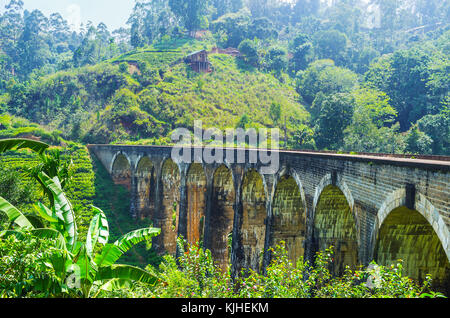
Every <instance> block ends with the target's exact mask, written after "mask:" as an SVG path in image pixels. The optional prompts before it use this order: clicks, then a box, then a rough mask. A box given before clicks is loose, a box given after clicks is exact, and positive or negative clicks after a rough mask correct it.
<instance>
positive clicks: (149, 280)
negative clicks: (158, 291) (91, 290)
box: [95, 265, 157, 284]
mask: <svg viewBox="0 0 450 318" xmlns="http://www.w3.org/2000/svg"><path fill="white" fill-rule="evenodd" d="M110 279H121V280H133V281H137V282H142V283H146V284H154V283H155V282H156V280H157V278H156V277H155V276H154V275H152V274H151V273H149V272H147V271H146V270H143V269H141V268H139V267H135V266H130V265H111V266H108V267H100V268H99V269H98V272H97V274H96V276H95V281H105V280H110Z"/></svg>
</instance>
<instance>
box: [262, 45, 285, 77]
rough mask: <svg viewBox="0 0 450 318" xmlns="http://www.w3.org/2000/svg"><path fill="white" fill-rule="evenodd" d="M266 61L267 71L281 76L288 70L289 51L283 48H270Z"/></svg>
mask: <svg viewBox="0 0 450 318" xmlns="http://www.w3.org/2000/svg"><path fill="white" fill-rule="evenodd" d="M266 60H267V62H266V63H267V69H268V70H269V71H274V72H275V73H276V74H280V73H281V72H283V71H285V70H286V69H287V65H288V58H287V51H286V50H285V49H283V48H281V47H272V48H270V49H269V52H268V54H267V55H266Z"/></svg>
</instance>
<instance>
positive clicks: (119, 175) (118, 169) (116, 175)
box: [110, 152, 133, 191]
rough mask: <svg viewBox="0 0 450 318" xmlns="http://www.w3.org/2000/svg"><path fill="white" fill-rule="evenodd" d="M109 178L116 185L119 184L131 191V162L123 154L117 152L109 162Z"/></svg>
mask: <svg viewBox="0 0 450 318" xmlns="http://www.w3.org/2000/svg"><path fill="white" fill-rule="evenodd" d="M110 171H111V176H112V179H113V181H114V183H116V184H121V185H123V186H124V187H126V188H127V189H128V191H130V190H131V177H132V174H133V172H132V168H131V161H130V159H129V158H128V156H127V155H126V154H125V153H122V152H118V153H116V154H115V155H114V157H113V160H112V162H111V168H110Z"/></svg>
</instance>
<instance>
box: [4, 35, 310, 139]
mask: <svg viewBox="0 0 450 318" xmlns="http://www.w3.org/2000/svg"><path fill="white" fill-rule="evenodd" d="M205 45H206V44H205V43H204V42H195V41H190V42H189V41H188V42H180V43H178V44H177V45H175V46H174V47H169V46H166V47H162V48H161V47H150V48H146V49H140V50H135V51H132V52H129V53H127V54H124V55H122V56H119V57H116V58H114V59H111V60H109V61H105V62H102V63H100V64H98V65H94V66H88V67H83V68H79V69H73V70H68V71H63V72H58V73H56V74H52V75H49V76H46V77H43V78H40V79H39V80H35V81H33V82H32V83H31V85H29V87H27V88H26V89H25V88H24V87H17V89H16V90H14V89H12V90H11V92H12V93H11V94H9V95H8V96H3V99H4V100H6V103H7V109H8V111H9V112H10V113H12V114H14V115H20V116H22V117H25V118H27V119H29V120H30V121H32V122H36V123H39V124H42V125H45V126H46V127H48V128H49V129H50V130H53V129H57V130H60V131H62V136H63V137H64V138H65V139H69V140H74V141H82V142H85V143H117V142H121V143H127V142H142V143H167V141H168V140H169V138H168V136H169V135H170V132H171V131H172V130H173V129H175V128H178V127H186V128H190V129H191V128H193V124H194V120H197V119H201V120H202V121H203V125H204V128H208V127H217V128H219V129H225V128H233V127H235V126H236V124H237V123H238V122H239V120H240V119H241V117H242V116H243V115H244V114H246V115H247V117H248V118H249V119H250V121H249V122H248V124H247V127H273V126H275V124H276V123H274V122H273V120H272V119H271V117H270V115H269V110H270V107H271V105H272V104H273V103H278V104H280V105H281V117H280V120H278V121H279V123H278V124H277V125H278V126H281V122H282V121H283V122H284V119H285V117H286V118H287V119H288V120H287V126H288V127H287V128H288V130H289V131H293V130H294V128H295V127H293V125H296V124H299V123H303V122H305V121H306V120H307V119H308V117H309V114H308V112H307V111H306V110H305V108H304V107H303V106H302V105H301V104H300V103H299V96H298V94H297V93H296V92H295V89H294V86H295V85H294V83H293V82H292V80H291V79H289V78H288V77H287V76H280V77H279V79H277V78H275V77H274V75H272V74H269V73H263V72H261V71H259V70H257V69H254V68H252V67H250V66H249V65H246V64H245V63H244V62H243V61H242V60H241V59H239V58H235V57H232V56H229V55H224V54H210V55H209V59H210V62H211V64H212V67H213V70H214V71H213V72H212V73H209V74H203V73H200V74H199V73H195V72H193V71H192V69H191V68H190V66H189V65H187V64H185V63H184V62H183V57H184V56H186V54H187V52H192V51H193V50H196V49H202V48H207V46H205ZM207 49H208V48H207ZM209 49H210V48H209ZM16 85H18V86H19V85H21V84H16ZM15 92H17V94H16V93H15ZM283 125H284V123H283Z"/></svg>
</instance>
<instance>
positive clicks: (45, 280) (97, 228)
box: [0, 172, 160, 297]
mask: <svg viewBox="0 0 450 318" xmlns="http://www.w3.org/2000/svg"><path fill="white" fill-rule="evenodd" d="M38 177H39V178H40V179H41V181H42V183H43V184H44V186H45V187H47V189H48V190H49V191H50V192H51V193H52V195H53V202H54V204H53V206H52V208H51V209H49V208H47V207H45V206H44V205H42V204H40V205H39V208H40V209H41V214H42V215H45V214H47V216H46V217H45V219H46V220H47V221H49V224H50V227H49V228H45V229H44V228H39V229H35V228H34V226H33V224H31V223H30V221H29V220H28V218H27V217H26V216H25V215H23V214H22V213H21V212H20V211H18V210H17V209H15V208H14V207H13V206H11V205H10V204H9V203H8V202H7V201H6V200H4V199H3V198H0V200H1V204H0V211H2V212H4V213H6V215H7V216H8V218H9V220H10V221H11V222H14V223H16V224H17V226H18V228H17V230H16V231H3V232H2V233H1V236H3V237H8V236H11V235H12V236H16V237H17V238H18V239H25V238H26V236H27V235H28V233H24V232H23V231H24V230H31V235H32V236H34V235H35V231H37V236H38V237H41V238H55V237H58V238H59V242H60V243H59V247H60V248H62V249H63V253H59V254H57V255H52V257H51V259H50V262H48V263H46V265H47V266H49V267H50V268H51V269H52V270H53V272H54V273H55V274H56V276H57V277H58V279H57V280H55V279H53V278H52V277H51V276H44V277H41V278H40V282H39V283H37V284H35V286H34V285H33V287H36V288H39V287H40V286H42V284H43V285H44V286H46V287H48V288H51V290H56V293H55V294H54V295H53V296H59V295H61V294H62V295H63V294H69V295H73V294H77V293H80V295H82V296H83V297H89V296H91V290H92V286H93V285H94V284H97V285H98V284H100V286H101V285H102V284H104V283H107V282H109V281H111V280H113V279H115V280H120V281H122V280H136V281H140V282H142V283H146V284H152V283H154V282H155V278H154V277H153V276H152V275H151V274H150V273H148V272H146V271H144V270H142V269H140V268H137V267H133V266H129V265H116V264H115V262H116V261H117V260H118V259H119V258H120V256H122V255H123V254H124V253H125V252H126V251H127V250H128V249H130V248H131V246H132V245H134V244H136V243H138V242H141V241H144V240H148V239H150V238H152V237H153V236H155V235H158V234H159V233H160V230H159V229H154V228H147V229H141V230H136V231H134V232H131V233H128V234H126V235H124V236H122V237H121V238H119V240H117V241H116V242H115V243H113V244H107V242H108V237H109V234H108V233H109V232H108V225H107V220H106V217H105V216H104V214H103V212H102V211H101V210H99V209H98V208H96V209H95V211H96V215H95V216H94V218H93V220H92V222H91V226H90V227H89V232H88V235H87V238H86V244H83V243H82V242H80V241H78V240H77V238H78V233H77V226H76V223H75V215H74V211H73V209H72V205H71V203H70V201H68V200H67V198H66V196H65V194H64V192H62V189H61V186H60V183H59V180H58V177H55V178H53V179H50V178H49V177H48V176H47V175H46V174H45V173H42V172H41V173H39V175H38ZM99 219H101V222H99ZM96 233H97V234H96ZM99 238H100V239H99ZM97 243H100V244H102V245H104V247H103V249H101V250H100V251H98V252H97V250H96V248H95V246H96V244H97ZM66 248H67V249H66ZM94 251H96V252H95V253H94ZM71 270H75V280H76V284H75V286H69V288H66V285H68V283H67V279H68V276H69V274H68V273H69V272H70V271H71ZM99 288H100V289H101V287H99Z"/></svg>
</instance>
